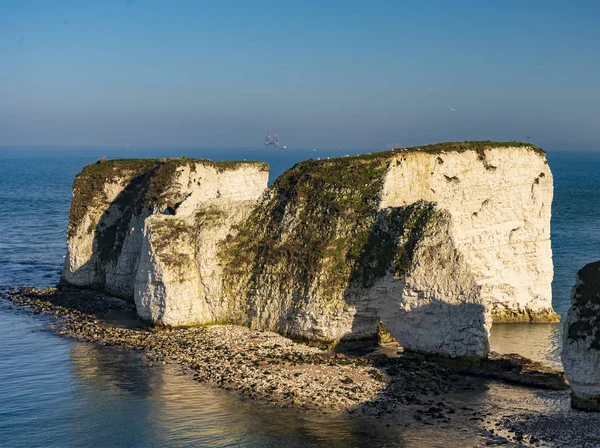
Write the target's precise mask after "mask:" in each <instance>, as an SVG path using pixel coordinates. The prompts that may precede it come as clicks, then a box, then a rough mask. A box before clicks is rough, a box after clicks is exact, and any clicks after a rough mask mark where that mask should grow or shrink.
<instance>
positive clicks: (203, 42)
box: [0, 0, 600, 150]
mask: <svg viewBox="0 0 600 448" xmlns="http://www.w3.org/2000/svg"><path fill="white" fill-rule="evenodd" d="M599 23H600V2H597V1H552V0H544V1H536V0H528V1H510V0H504V1H500V0H499V1H491V0H490V1H485V0H477V1H475V0H473V1H461V0H454V1H425V0H424V1H419V2H415V1H410V2H409V1H406V2H405V1H378V0H369V1H366V0H362V1H354V0H344V1H327V0H320V1H312V0H306V1H301V2H300V1H285V0H278V1H261V0H253V1H249V0H246V1H227V0H220V1H210V2H205V1H200V0H192V1H184V0H171V1H167V0H164V1H150V0H102V1H91V0H89V1H86V0H77V1H63V0H53V1H46V0H42V1H29V0H14V1H12V0H11V1H9V0H0V147H7V146H12V147H15V146H17V147H18V146H56V145H63V146H82V147H84V146H107V147H108V146H110V147H119V146H123V145H132V146H154V147H190V146H193V147H211V148H254V147H261V146H262V144H263V141H264V135H265V132H267V131H269V132H271V134H273V133H275V132H278V133H279V134H280V136H281V142H282V144H286V145H288V146H289V147H290V148H294V147H297V148H311V147H317V148H338V147H341V148H369V149H377V148H385V147H387V146H396V147H400V146H412V145H419V144H425V143H431V142H437V141H448V140H475V139H476V140H518V141H524V140H526V139H527V137H531V138H530V139H529V141H532V142H534V143H536V144H538V145H540V146H542V147H549V148H560V149H598V150H600V82H599V81H600V26H598V24H599Z"/></svg>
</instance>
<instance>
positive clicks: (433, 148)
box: [342, 140, 546, 160]
mask: <svg viewBox="0 0 600 448" xmlns="http://www.w3.org/2000/svg"><path fill="white" fill-rule="evenodd" d="M512 147H527V148H531V149H532V150H533V151H534V152H536V153H538V154H540V155H542V156H545V155H546V152H545V151H544V150H543V149H542V148H540V147H538V146H536V145H534V144H531V143H523V142H517V141H513V142H492V141H490V140H480V141H468V142H443V143H433V144H430V145H423V146H411V147H409V148H395V149H390V150H388V151H378V152H372V153H369V154H359V155H356V156H348V157H343V158H342V159H345V160H348V159H354V160H355V159H362V160H369V159H378V158H388V157H392V156H396V155H398V154H408V153H414V152H424V153H427V154H442V153H447V152H458V153H462V152H466V151H476V152H477V153H481V152H482V151H484V150H486V149H494V148H512Z"/></svg>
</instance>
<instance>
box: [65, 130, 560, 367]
mask: <svg viewBox="0 0 600 448" xmlns="http://www.w3.org/2000/svg"><path fill="white" fill-rule="evenodd" d="M267 175H268V173H267V171H266V168H265V166H264V164H258V163H239V164H233V165H232V164H218V163H212V162H208V161H197V160H187V159H170V160H166V161H134V162H132V161H109V162H102V163H100V164H95V165H91V166H89V167H86V169H85V170H84V171H83V172H82V173H81V174H80V175H79V176H78V178H77V179H76V181H75V183H74V199H73V205H72V207H71V221H70V227H69V232H68V254H67V258H66V261H65V271H64V281H66V282H68V283H72V284H75V285H79V286H88V287H96V288H100V289H103V290H108V291H111V292H113V293H119V294H121V295H123V296H128V297H132V298H133V299H134V300H135V303H136V306H137V310H138V313H139V315H140V316H141V317H142V318H144V319H146V320H148V321H151V322H154V323H159V324H164V325H192V324H205V323H212V322H230V323H238V324H243V325H248V326H251V327H254V328H262V329H270V330H275V331H278V332H280V333H282V334H286V335H290V336H294V337H301V338H305V339H308V340H312V341H319V342H322V343H326V344H334V343H338V342H340V341H341V342H348V343H353V342H361V341H364V340H370V339H373V338H374V337H375V335H376V331H377V326H378V324H379V322H380V321H383V322H384V324H385V325H386V326H387V328H388V330H389V331H390V333H391V334H392V335H393V336H394V337H395V338H396V339H397V340H398V342H399V343H400V344H401V345H402V346H404V347H406V348H409V349H414V350H419V351H424V352H428V353H437V354H442V355H447V356H483V355H485V354H486V353H487V352H488V350H489V345H488V335H489V329H490V326H491V324H492V321H494V322H517V321H523V322H535V321H555V320H556V319H557V316H556V314H555V313H554V311H553V310H552V307H551V292H550V284H551V281H552V275H553V271H552V255H551V249H550V208H551V203H552V174H551V172H550V170H549V168H548V165H547V163H546V160H545V156H544V153H543V151H541V150H539V148H536V147H533V146H531V145H527V144H517V143H491V142H463V143H444V144H438V145H429V146H424V147H422V148H409V149H398V150H393V151H387V152H382V153H374V154H371V155H365V156H356V157H345V158H339V159H331V160H319V161H317V160H310V161H307V162H302V163H300V164H297V165H296V166H295V167H294V168H292V169H290V170H288V171H286V172H285V173H284V174H283V175H281V176H280V177H279V178H278V179H277V180H276V181H275V183H274V184H273V185H272V186H271V187H269V188H268V189H267V188H266V183H267Z"/></svg>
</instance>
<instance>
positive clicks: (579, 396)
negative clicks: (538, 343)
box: [562, 261, 600, 412]
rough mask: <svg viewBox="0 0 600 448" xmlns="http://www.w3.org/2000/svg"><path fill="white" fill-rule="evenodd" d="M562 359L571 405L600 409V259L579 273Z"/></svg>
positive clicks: (566, 323) (566, 321) (564, 338)
mask: <svg viewBox="0 0 600 448" xmlns="http://www.w3.org/2000/svg"><path fill="white" fill-rule="evenodd" d="M562 362H563V367H564V369H565V374H566V375H567V379H568V380H569V383H570V384H571V390H572V395H571V405H572V406H573V407H574V408H577V409H582V410H587V411H596V412H598V411H600V261H597V262H595V263H591V264H588V265H586V266H584V267H583V269H581V270H580V271H579V272H578V273H577V279H576V283H575V286H574V287H573V292H572V295H571V308H570V309H569V313H568V314H567V319H566V320H565V323H564V331H563V349H562Z"/></svg>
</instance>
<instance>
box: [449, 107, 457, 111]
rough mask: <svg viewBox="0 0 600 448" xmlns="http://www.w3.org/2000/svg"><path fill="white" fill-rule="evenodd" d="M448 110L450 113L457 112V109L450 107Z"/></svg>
mask: <svg viewBox="0 0 600 448" xmlns="http://www.w3.org/2000/svg"><path fill="white" fill-rule="evenodd" d="M448 109H450V112H456V109H454V108H452V107H449V108H448Z"/></svg>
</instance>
